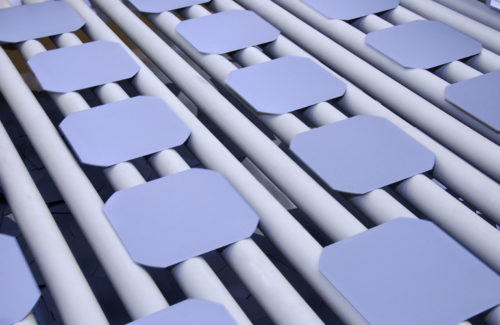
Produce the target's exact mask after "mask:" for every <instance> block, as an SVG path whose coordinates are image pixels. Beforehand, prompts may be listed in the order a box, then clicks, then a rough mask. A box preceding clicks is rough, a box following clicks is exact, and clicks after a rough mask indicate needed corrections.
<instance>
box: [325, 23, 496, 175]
mask: <svg viewBox="0 0 500 325" xmlns="http://www.w3.org/2000/svg"><path fill="white" fill-rule="evenodd" d="M339 26H341V27H342V28H338V31H337V32H335V33H334V32H333V29H330V30H328V35H329V36H331V37H332V38H334V40H336V41H338V42H339V43H340V44H342V45H343V46H345V47H346V48H348V49H349V50H351V51H353V52H354V53H356V54H357V55H359V56H361V57H362V58H364V59H365V60H367V61H368V62H370V63H372V64H373V65H375V66H377V67H378V68H380V69H381V70H382V71H384V72H385V73H387V74H388V75H390V76H392V77H393V78H394V79H396V80H398V81H399V82H401V83H403V84H405V85H406V86H408V87H410V88H411V89H412V90H414V91H415V92H417V93H418V94H420V95H422V96H423V97H424V98H426V99H427V100H428V101H430V102H432V103H433V104H435V105H436V106H438V107H440V108H441V109H442V110H443V111H445V112H446V113H448V114H450V115H451V116H453V117H455V118H456V119H457V120H459V121H461V122H462V123H464V124H466V125H468V126H469V127H470V128H472V129H474V130H475V131H477V132H479V133H480V134H482V135H483V136H485V137H486V138H488V139H490V140H491V141H493V142H495V143H496V144H500V133H498V132H496V131H494V130H493V129H491V128H490V127H487V126H486V125H484V124H483V123H481V122H479V121H478V120H477V119H475V118H473V117H471V116H470V115H469V114H467V113H465V112H464V111H463V110H462V109H459V108H458V107H456V106H455V105H453V104H451V103H450V102H448V101H447V100H446V99H445V97H444V93H445V89H446V87H447V86H449V83H448V82H446V81H445V80H443V79H441V78H439V77H437V76H436V75H435V74H433V73H432V72H429V71H427V70H424V69H407V68H405V67H403V66H401V65H400V64H398V63H396V62H395V61H393V60H391V59H390V58H389V57H387V56H385V55H383V54H382V53H380V52H378V51H377V50H375V49H374V48H372V47H371V46H369V45H367V44H366V43H365V41H364V40H365V36H366V35H365V34H364V33H362V32H359V31H357V30H355V29H354V28H352V27H351V26H350V25H349V24H342V25H338V26H337V27H339ZM355 26H357V27H358V28H359V29H361V30H362V31H363V32H373V31H377V30H381V29H384V28H387V27H391V26H392V25H391V24H390V23H388V22H387V21H385V20H383V19H382V18H380V17H378V16H376V15H369V16H366V17H363V18H360V19H358V20H357V21H356V22H355ZM342 29H343V30H342ZM324 32H325V33H327V31H324ZM450 65H453V68H449V66H450ZM439 73H441V74H443V73H445V74H448V75H450V74H452V76H451V77H452V78H453V79H458V80H465V79H468V78H469V77H471V75H472V76H474V77H477V76H479V75H482V73H480V72H479V71H477V70H474V69H473V68H471V67H470V66H468V65H466V64H464V63H462V62H460V61H454V62H452V63H449V64H445V65H443V66H441V67H440V69H438V74H439ZM497 148H498V146H497ZM497 151H498V150H497ZM499 152H500V151H499ZM493 176H495V175H493ZM497 180H498V179H497Z"/></svg>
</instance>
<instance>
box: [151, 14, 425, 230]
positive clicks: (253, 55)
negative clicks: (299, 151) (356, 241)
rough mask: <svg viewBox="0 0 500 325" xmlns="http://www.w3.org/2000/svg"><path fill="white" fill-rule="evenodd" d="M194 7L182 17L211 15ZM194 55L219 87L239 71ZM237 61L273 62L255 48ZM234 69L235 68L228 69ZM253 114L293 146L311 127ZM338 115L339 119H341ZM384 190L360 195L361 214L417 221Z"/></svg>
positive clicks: (295, 120)
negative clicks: (405, 217)
mask: <svg viewBox="0 0 500 325" xmlns="http://www.w3.org/2000/svg"><path fill="white" fill-rule="evenodd" d="M195 7H196V8H197V9H196V10H193V9H194V8H195ZM195 7H191V9H190V10H185V11H183V14H185V15H186V16H187V18H194V17H200V16H204V15H209V14H210V12H209V11H208V10H206V9H204V8H203V7H201V6H195ZM224 9H232V7H230V6H228V7H225V8H224ZM159 27H160V29H162V28H161V27H162V26H159ZM177 45H179V46H180V47H181V48H184V46H183V44H180V43H177ZM193 54H194V55H193V56H192V58H193V59H194V60H195V61H196V62H197V63H198V64H200V66H201V67H203V68H204V69H205V70H206V71H208V72H209V73H210V74H212V76H213V77H214V78H215V79H216V80H217V81H218V82H219V83H220V84H222V85H223V84H224V80H225V78H226V77H227V76H224V75H222V76H221V75H220V73H216V71H217V70H220V71H232V70H234V69H236V67H235V66H234V65H233V64H232V63H230V62H229V61H228V60H226V61H225V62H223V61H222V60H219V61H217V63H218V64H217V63H216V62H215V61H213V60H211V61H202V58H203V56H201V55H195V53H193ZM234 58H235V59H236V60H237V61H238V62H239V63H240V64H241V65H243V66H250V65H254V64H258V63H263V62H267V61H269V60H271V59H270V58H269V57H267V56H266V55H265V54H264V53H262V52H261V51H259V50H258V49H257V48H255V47H249V48H246V49H244V50H240V51H237V52H236V53H235V55H234ZM228 66H232V68H230V67H228ZM216 76H220V78H217V77H216ZM320 105H321V104H318V105H315V106H313V107H311V108H309V109H307V111H314V110H316V109H317V107H316V106H320ZM322 105H323V106H328V107H329V108H330V110H331V111H334V110H335V108H334V107H332V106H331V105H330V104H328V103H322ZM254 113H255V114H256V115H257V116H258V117H259V118H260V120H261V121H263V122H264V123H265V124H266V125H267V126H268V127H269V128H270V129H271V130H272V131H273V132H274V133H275V134H276V135H277V136H278V137H279V138H280V139H281V140H282V141H283V142H285V143H287V144H290V142H291V140H292V139H293V137H295V136H296V135H297V134H299V133H302V132H305V131H307V130H309V127H307V126H306V125H305V124H304V123H303V122H302V121H300V120H299V119H298V118H297V117H296V116H294V115H293V114H290V113H288V114H282V115H268V114H257V113H256V112H255V111H254ZM339 115H341V116H342V117H341V118H340V119H344V118H345V116H344V115H343V114H339ZM339 115H337V116H339ZM383 193H385V192H384V191H382V190H378V191H377V194H373V195H372V196H371V197H373V196H375V195H376V196H377V197H378V198H379V199H380V201H374V200H364V196H363V195H360V196H358V197H357V200H356V201H355V203H356V206H357V207H359V208H360V210H361V211H362V212H365V211H366V212H367V213H368V216H374V220H380V219H384V220H388V219H395V218H398V217H403V216H408V217H411V218H416V217H415V216H414V215H413V214H412V213H411V212H410V211H409V210H408V209H406V208H405V207H404V206H403V205H402V204H400V203H399V202H398V201H396V200H395V199H394V198H392V197H391V196H390V195H388V194H387V193H385V195H384V194H383Z"/></svg>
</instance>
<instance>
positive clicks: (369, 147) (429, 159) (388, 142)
mask: <svg viewBox="0 0 500 325" xmlns="http://www.w3.org/2000/svg"><path fill="white" fill-rule="evenodd" d="M290 148H291V149H292V151H293V152H294V153H295V154H296V155H297V156H298V157H299V158H300V159H302V161H304V162H305V163H306V164H307V165H308V166H309V167H310V168H311V169H312V170H313V171H314V172H315V173H316V174H317V175H318V176H319V177H320V178H322V179H323V181H325V182H326V183H327V184H328V185H329V186H330V187H331V188H332V189H334V190H337V191H341V192H347V193H355V194H364V193H367V192H370V191H372V190H375V189H378V188H381V187H384V186H387V185H390V184H393V183H396V182H399V181H401V180H404V179H406V178H408V177H411V176H414V175H417V174H420V173H423V172H426V171H428V170H430V169H432V168H433V166H434V155H433V153H432V152H431V151H429V150H428V149H427V148H425V147H424V146H422V145H421V144H420V143H418V142H417V141H416V140H414V139H413V138H411V137H410V136H409V135H407V134H406V133H404V132H403V131H401V130H400V129H399V128H398V127H397V126H395V125H394V124H392V123H391V122H389V121H388V120H386V119H384V118H380V117H374V116H368V115H358V116H356V117H352V118H349V119H346V120H343V121H340V122H336V123H333V124H329V125H325V126H322V127H319V128H317V129H313V130H310V131H307V132H304V133H300V134H298V135H297V136H295V138H293V140H292V142H291V144H290Z"/></svg>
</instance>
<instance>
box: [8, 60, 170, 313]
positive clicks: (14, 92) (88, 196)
mask: <svg viewBox="0 0 500 325" xmlns="http://www.w3.org/2000/svg"><path fill="white" fill-rule="evenodd" d="M0 70H1V73H0V89H1V91H2V93H3V95H4V97H5V99H6V100H7V102H8V103H9V105H10V107H11V108H12V110H13V112H14V114H15V115H16V117H17V119H18V121H19V123H20V124H21V126H22V127H23V130H24V131H25V132H26V134H27V136H28V138H29V139H30V141H31V143H32V145H33V147H34V148H35V150H36V151H37V153H38V156H39V157H40V159H41V160H42V162H43V163H44V165H45V167H46V168H47V171H48V172H49V174H50V176H51V177H52V180H53V181H54V183H55V184H56V186H57V188H58V189H59V192H60V193H61V195H62V197H63V199H64V201H65V202H66V204H67V205H68V207H69V208H70V210H71V212H72V214H73V216H74V217H75V219H76V220H77V222H78V224H79V226H80V228H81V229H82V231H83V233H84V234H85V236H86V238H87V240H88V241H89V244H90V245H91V247H92V249H93V250H94V252H95V253H96V256H97V257H98V259H99V261H100V262H101V265H102V266H103V268H104V270H105V271H106V273H107V274H108V276H109V278H110V280H111V282H112V283H113V286H114V287H115V288H116V291H117V293H118V295H119V296H120V298H121V299H122V301H123V302H124V304H125V306H126V307H127V310H128V311H129V312H130V314H131V315H132V317H134V318H140V317H143V316H146V315H149V314H151V313H153V312H155V311H158V310H161V309H163V308H165V307H166V306H167V303H166V301H165V298H164V297H163V295H162V294H161V292H160V290H159V289H158V288H157V287H156V285H155V283H154V282H153V280H152V279H151V278H150V277H149V275H148V274H147V273H146V272H145V271H144V270H143V269H142V268H141V267H139V266H137V265H136V264H135V263H134V262H133V261H132V260H131V259H130V256H129V255H128V253H127V252H126V250H125V248H124V247H123V245H122V243H121V242H120V240H119V239H118V237H117V236H116V234H115V232H114V230H113V229H112V227H111V225H110V224H109V222H108V221H107V219H106V217H105V216H104V214H103V212H102V206H103V202H102V200H101V198H100V197H99V194H98V193H97V192H96V190H95V189H94V188H93V186H92V184H91V183H90V181H89V180H88V178H87V177H86V176H85V174H84V172H83V171H82V170H81V169H80V167H79V165H78V163H77V162H76V161H75V159H74V158H73V156H72V154H71V152H70V151H69V149H68V148H67V147H66V145H65V143H64V141H63V140H62V139H61V137H60V136H59V133H58V131H57V130H56V129H55V127H54V126H53V125H52V122H51V121H50V119H49V118H48V117H47V115H46V114H45V112H44V110H43V108H42V107H41V106H40V104H39V103H38V101H37V100H36V98H35V97H34V96H33V94H32V93H31V90H30V89H29V88H28V86H26V84H25V83H24V81H23V79H22V77H21V76H20V75H19V73H18V72H17V70H16V68H15V67H14V65H13V64H12V62H11V61H10V60H9V58H8V56H7V55H6V54H5V52H4V51H3V50H2V51H0Z"/></svg>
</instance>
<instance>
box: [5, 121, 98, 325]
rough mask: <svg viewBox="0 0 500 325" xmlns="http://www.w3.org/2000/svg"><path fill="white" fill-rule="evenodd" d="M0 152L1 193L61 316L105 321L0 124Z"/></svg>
mask: <svg viewBox="0 0 500 325" xmlns="http://www.w3.org/2000/svg"><path fill="white" fill-rule="evenodd" d="M0 152H2V154H1V155H0V181H1V183H2V191H3V194H4V195H5V198H6V199H7V202H8V204H9V207H10V208H11V210H12V213H13V214H14V216H15V219H16V223H17V225H18V227H19V229H20V230H21V233H22V234H23V237H24V239H25V240H26V243H27V244H28V246H29V248H30V251H31V253H32V254H33V257H34V258H35V261H36V264H37V265H38V267H39V269H40V271H41V273H42V276H43V278H44V280H45V281H46V283H47V287H48V289H49V292H50V295H51V296H52V298H53V299H54V302H55V305H56V307H57V310H58V311H59V314H60V315H61V318H62V319H63V321H64V322H65V323H67V324H81V325H87V324H107V323H108V321H107V320H106V317H105V315H104V313H103V311H102V310H101V307H100V306H99V303H98V302H97V299H96V298H95V296H94V294H93V293H92V290H91V289H90V287H89V285H88V283H87V281H86V280H85V276H84V275H83V273H82V271H81V270H80V268H79V267H78V263H77V262H76V260H75V258H74V257H73V255H72V254H71V250H70V249H69V247H68V245H67V243H66V241H65V240H64V237H63V235H62V234H61V232H60V231H59V228H58V226H57V224H56V222H55V221H54V219H53V218H52V215H51V213H50V211H49V209H48V208H47V206H46V204H45V202H44V201H43V198H42V196H41V195H40V192H38V189H37V188H36V185H35V183H34V182H33V180H32V179H31V177H30V175H29V173H28V171H27V170H26V167H25V166H24V164H23V161H22V160H21V157H20V156H19V154H18V153H17V151H16V149H15V147H14V145H13V143H12V142H11V140H10V139H9V136H8V134H7V132H6V131H5V129H4V127H3V125H1V124H0ZM68 284H70V285H68Z"/></svg>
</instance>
